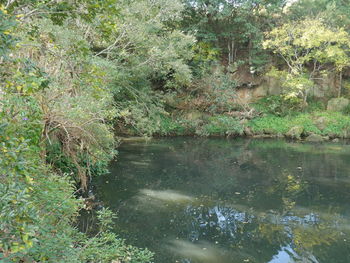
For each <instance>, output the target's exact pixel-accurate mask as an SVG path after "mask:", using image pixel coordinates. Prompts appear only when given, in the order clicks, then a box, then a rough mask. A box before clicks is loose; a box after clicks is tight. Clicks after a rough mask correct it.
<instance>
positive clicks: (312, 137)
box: [305, 134, 327, 142]
mask: <svg viewBox="0 0 350 263" xmlns="http://www.w3.org/2000/svg"><path fill="white" fill-rule="evenodd" d="M325 140H327V138H325V137H322V136H321V135H318V134H310V135H309V136H307V137H306V138H305V141H307V142H323V141H325Z"/></svg>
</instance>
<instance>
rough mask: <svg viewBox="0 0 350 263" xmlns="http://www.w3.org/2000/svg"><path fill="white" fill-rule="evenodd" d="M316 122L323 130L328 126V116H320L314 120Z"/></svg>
mask: <svg viewBox="0 0 350 263" xmlns="http://www.w3.org/2000/svg"><path fill="white" fill-rule="evenodd" d="M314 123H315V125H316V127H317V128H318V129H319V130H320V131H323V130H324V129H326V128H327V125H328V120H327V118H326V117H319V118H318V119H316V120H315V121H314Z"/></svg>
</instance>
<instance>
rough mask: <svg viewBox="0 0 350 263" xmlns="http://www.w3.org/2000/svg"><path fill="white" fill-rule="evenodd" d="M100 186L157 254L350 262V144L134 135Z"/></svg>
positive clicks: (122, 220)
mask: <svg viewBox="0 0 350 263" xmlns="http://www.w3.org/2000/svg"><path fill="white" fill-rule="evenodd" d="M94 192H95V194H96V196H97V199H98V200H99V201H101V202H102V203H103V205H105V206H108V207H110V208H111V209H112V210H113V211H115V212H118V219H116V229H115V231H116V232H117V233H118V234H119V235H120V236H122V237H124V238H126V239H127V241H128V242H129V243H130V244H133V245H136V246H139V247H147V248H149V249H150V250H152V251H154V252H155V262H158V263H168V262H181V263H189V262H193V263H196V262H198V263H226V262H232V263H235V262H250V263H253V262H254V263H255V262H256V263H265V262H266V263H267V262H269V263H288V262H304V263H306V262H313V263H314V262H319V263H321V262H322V263H337V262H344V263H349V262H350V145H347V144H346V143H338V144H336V143H327V144H303V143H288V142H285V141H282V140H281V141H279V140H248V139H195V138H175V139H154V140H150V141H148V142H142V141H140V142H125V143H123V144H122V145H121V147H120V148H119V157H118V160H117V161H116V162H115V163H113V164H112V166H111V173H110V174H109V175H106V176H102V177H100V178H99V179H97V180H96V182H95V185H94Z"/></svg>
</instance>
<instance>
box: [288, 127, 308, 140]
mask: <svg viewBox="0 0 350 263" xmlns="http://www.w3.org/2000/svg"><path fill="white" fill-rule="evenodd" d="M303 132H304V128H303V127H302V126H294V127H293V128H291V129H290V130H289V131H288V132H287V133H286V137H287V138H291V139H297V140H300V138H301V135H302V134H303Z"/></svg>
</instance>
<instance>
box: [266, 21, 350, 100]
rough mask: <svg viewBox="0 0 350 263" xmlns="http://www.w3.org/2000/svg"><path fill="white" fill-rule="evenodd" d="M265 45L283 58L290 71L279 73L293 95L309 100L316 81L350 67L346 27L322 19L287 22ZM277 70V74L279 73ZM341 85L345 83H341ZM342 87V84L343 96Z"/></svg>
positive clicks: (268, 37)
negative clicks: (329, 24) (330, 73)
mask: <svg viewBox="0 0 350 263" xmlns="http://www.w3.org/2000/svg"><path fill="white" fill-rule="evenodd" d="M266 37H267V38H266V40H265V41H264V47H265V48H266V49H270V50H272V52H273V53H274V54H278V55H279V56H280V57H281V58H283V60H284V62H285V63H286V65H287V68H288V70H283V71H282V72H276V71H275V70H274V72H272V73H274V75H275V76H277V75H280V76H282V78H283V84H284V86H285V87H287V88H288V92H289V95H291V96H300V97H302V98H303V100H304V103H306V99H307V95H308V92H309V90H310V88H311V87H312V86H313V85H314V81H315V80H317V79H319V78H322V74H323V73H325V72H329V71H330V70H335V71H336V72H337V73H338V74H339V75H341V74H342V72H343V70H344V68H346V67H348V66H350V57H349V53H348V50H349V47H350V36H349V34H348V33H347V32H346V31H345V30H344V29H342V28H339V29H338V28H331V27H329V26H327V25H326V24H325V23H324V22H323V21H321V20H318V19H307V20H303V21H300V22H291V23H286V24H284V25H282V26H279V27H277V28H274V29H273V30H272V31H270V32H269V33H267V35H266ZM276 73H277V74H276ZM340 85H341V84H340ZM340 92H341V86H339V92H338V93H339V95H340Z"/></svg>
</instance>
